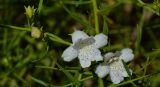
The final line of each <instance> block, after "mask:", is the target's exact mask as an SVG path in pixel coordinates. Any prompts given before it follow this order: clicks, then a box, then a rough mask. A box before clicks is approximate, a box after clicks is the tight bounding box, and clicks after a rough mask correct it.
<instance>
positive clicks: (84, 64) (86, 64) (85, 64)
mask: <svg viewBox="0 0 160 87" xmlns="http://www.w3.org/2000/svg"><path fill="white" fill-rule="evenodd" d="M79 62H80V64H81V66H82V68H86V67H89V66H90V65H91V61H90V60H87V59H82V58H80V59H79Z"/></svg>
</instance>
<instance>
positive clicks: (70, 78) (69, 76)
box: [56, 63, 75, 82]
mask: <svg viewBox="0 0 160 87" xmlns="http://www.w3.org/2000/svg"><path fill="white" fill-rule="evenodd" d="M56 65H57V66H58V68H60V69H61V70H62V72H63V73H64V74H65V75H66V76H67V77H68V78H69V80H70V81H72V82H74V81H75V79H74V78H73V76H72V75H71V74H70V73H69V72H68V71H67V70H65V69H64V68H63V67H61V66H60V65H59V64H58V63H56Z"/></svg>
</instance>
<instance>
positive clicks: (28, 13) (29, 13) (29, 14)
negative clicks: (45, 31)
mask: <svg viewBox="0 0 160 87" xmlns="http://www.w3.org/2000/svg"><path fill="white" fill-rule="evenodd" d="M24 7H25V6H24ZM25 10H26V12H25V14H26V16H27V17H29V18H31V17H32V16H33V15H34V12H35V9H34V6H32V7H31V6H28V7H25Z"/></svg>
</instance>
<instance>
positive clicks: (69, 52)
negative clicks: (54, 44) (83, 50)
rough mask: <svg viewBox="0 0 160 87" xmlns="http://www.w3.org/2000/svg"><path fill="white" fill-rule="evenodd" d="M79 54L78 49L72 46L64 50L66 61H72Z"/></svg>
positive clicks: (63, 55)
mask: <svg viewBox="0 0 160 87" xmlns="http://www.w3.org/2000/svg"><path fill="white" fill-rule="evenodd" d="M77 56H78V51H77V50H75V49H74V48H73V47H72V46H69V47H68V48H67V49H65V50H64V52H63V54H62V57H63V59H64V61H67V62H70V61H72V60H73V59H75V58H76V57H77Z"/></svg>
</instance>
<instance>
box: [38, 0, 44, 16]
mask: <svg viewBox="0 0 160 87" xmlns="http://www.w3.org/2000/svg"><path fill="white" fill-rule="evenodd" d="M42 8H43V0H40V1H39V5H38V14H40V12H41V10H42Z"/></svg>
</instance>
